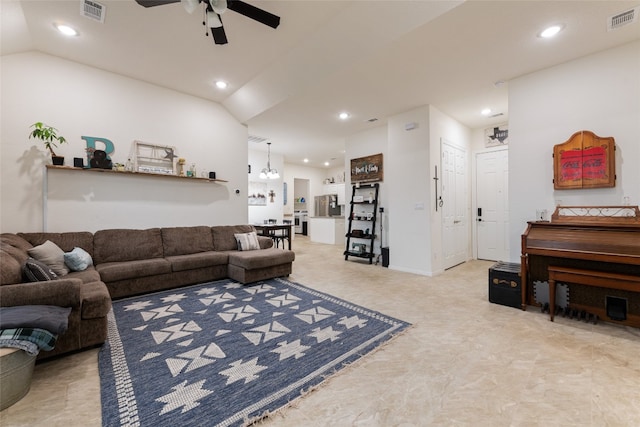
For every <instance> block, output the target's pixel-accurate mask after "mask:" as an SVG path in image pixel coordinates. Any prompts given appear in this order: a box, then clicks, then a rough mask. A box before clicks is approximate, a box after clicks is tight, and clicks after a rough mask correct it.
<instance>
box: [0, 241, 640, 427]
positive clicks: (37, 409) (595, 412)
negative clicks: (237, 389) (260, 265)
mask: <svg viewBox="0 0 640 427" xmlns="http://www.w3.org/2000/svg"><path fill="white" fill-rule="evenodd" d="M293 245H294V250H295V251H296V261H295V263H294V269H293V270H294V271H293V274H292V275H291V277H290V279H291V280H294V281H298V282H300V283H302V284H304V285H307V286H310V287H313V288H316V289H319V290H321V291H324V292H327V293H330V294H333V295H335V296H338V297H341V298H344V299H347V300H349V301H352V302H354V303H357V304H361V305H364V306H366V307H369V308H371V309H374V310H378V311H381V312H384V313H386V314H388V315H391V316H395V317H398V318H400V319H403V320H406V321H408V322H411V323H413V327H412V328H411V329H409V330H408V331H407V332H406V333H404V334H402V335H400V336H398V337H397V338H396V339H394V340H392V341H391V342H390V343H389V344H388V345H386V346H384V347H383V348H381V349H380V350H378V351H377V352H375V353H374V354H371V355H369V356H367V357H365V358H363V359H361V360H360V361H359V362H357V363H355V364H354V365H352V366H350V367H348V368H347V369H345V370H344V371H342V373H340V374H338V375H337V376H335V377H333V378H331V379H329V380H328V381H327V382H326V383H325V384H323V385H322V386H321V387H320V388H319V389H317V390H315V391H313V392H311V393H309V394H308V395H307V396H305V397H303V398H301V399H298V400H297V401H295V402H294V405H293V406H292V407H290V408H288V409H286V410H284V411H282V412H280V413H277V414H274V415H273V416H272V417H271V418H269V419H267V420H266V421H264V422H263V423H262V424H261V425H267V426H296V427H297V426H301V425H308V426H367V427H369V426H385V427H386V426H404V427H408V426H538V425H539V426H639V425H640V357H639V355H640V331H639V330H637V329H633V328H624V327H619V326H615V325H610V324H606V323H602V322H600V323H599V324H597V325H592V324H586V323H582V322H578V321H575V320H569V319H563V318H559V319H557V320H556V322H554V323H552V322H550V321H549V320H548V316H547V315H543V314H542V313H540V312H539V311H538V310H534V309H530V310H529V311H526V312H523V311H521V310H518V309H514V308H510V307H504V306H500V305H496V304H491V303H489V302H488V298H487V277H488V268H489V267H490V266H491V265H492V264H493V263H491V262H486V261H470V262H467V263H465V264H463V265H460V266H458V267H455V268H453V269H451V270H449V271H447V272H445V273H444V274H442V275H440V276H437V277H432V278H430V277H424V276H416V275H412V274H409V273H400V272H395V271H392V270H389V269H386V268H383V267H381V266H375V265H368V264H365V263H361V262H358V261H355V262H353V261H348V262H345V261H344V258H343V256H342V250H343V247H341V246H332V245H323V244H315V243H311V242H309V240H308V238H306V237H301V236H297V237H296V239H295V240H294V243H293ZM97 354H98V350H97V349H93V350H88V351H84V352H81V353H78V354H74V355H71V356H67V357H63V358H60V359H57V360H53V361H50V362H44V363H40V364H38V365H36V368H35V372H34V377H33V383H32V387H31V390H30V392H29V394H28V395H27V396H26V397H25V398H24V399H22V400H21V401H19V402H18V403H16V404H15V405H13V406H12V407H10V408H8V409H6V410H4V411H2V412H0V426H3V427H9V426H47V427H55V426H61V427H62V426H64V427H70V426H83V427H91V426H99V425H100V419H101V418H100V387H99V378H98V370H97Z"/></svg>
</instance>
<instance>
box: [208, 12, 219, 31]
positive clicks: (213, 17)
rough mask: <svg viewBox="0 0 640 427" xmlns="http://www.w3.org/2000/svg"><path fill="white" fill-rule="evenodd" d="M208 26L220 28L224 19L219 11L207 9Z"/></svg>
mask: <svg viewBox="0 0 640 427" xmlns="http://www.w3.org/2000/svg"><path fill="white" fill-rule="evenodd" d="M207 27H209V28H220V27H222V21H221V20H220V17H219V16H218V14H217V13H215V12H211V11H207Z"/></svg>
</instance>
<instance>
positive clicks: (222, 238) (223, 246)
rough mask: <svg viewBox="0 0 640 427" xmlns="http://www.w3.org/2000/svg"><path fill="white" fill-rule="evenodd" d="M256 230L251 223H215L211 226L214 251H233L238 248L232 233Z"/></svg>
mask: <svg viewBox="0 0 640 427" xmlns="http://www.w3.org/2000/svg"><path fill="white" fill-rule="evenodd" d="M252 231H256V229H255V228H253V226H252V225H217V226H214V227H211V234H212V235H213V250H214V251H235V250H237V249H238V242H236V238H235V237H234V234H237V233H250V232H252Z"/></svg>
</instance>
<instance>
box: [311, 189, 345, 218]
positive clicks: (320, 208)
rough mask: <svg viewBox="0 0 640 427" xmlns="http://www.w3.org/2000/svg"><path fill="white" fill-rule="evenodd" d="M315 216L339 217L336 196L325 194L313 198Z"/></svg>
mask: <svg viewBox="0 0 640 427" xmlns="http://www.w3.org/2000/svg"><path fill="white" fill-rule="evenodd" d="M315 203H316V210H315V214H316V216H340V206H338V195H337V194H325V195H323V196H316V197H315Z"/></svg>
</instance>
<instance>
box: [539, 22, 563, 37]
mask: <svg viewBox="0 0 640 427" xmlns="http://www.w3.org/2000/svg"><path fill="white" fill-rule="evenodd" d="M562 28H563V26H562V25H552V26H550V27H547V28H545V29H544V30H542V31H541V32H540V33H539V34H538V37H542V38H543V39H550V38H551V37H554V36H555V35H556V34H558V33H559V32H560V31H562Z"/></svg>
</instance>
